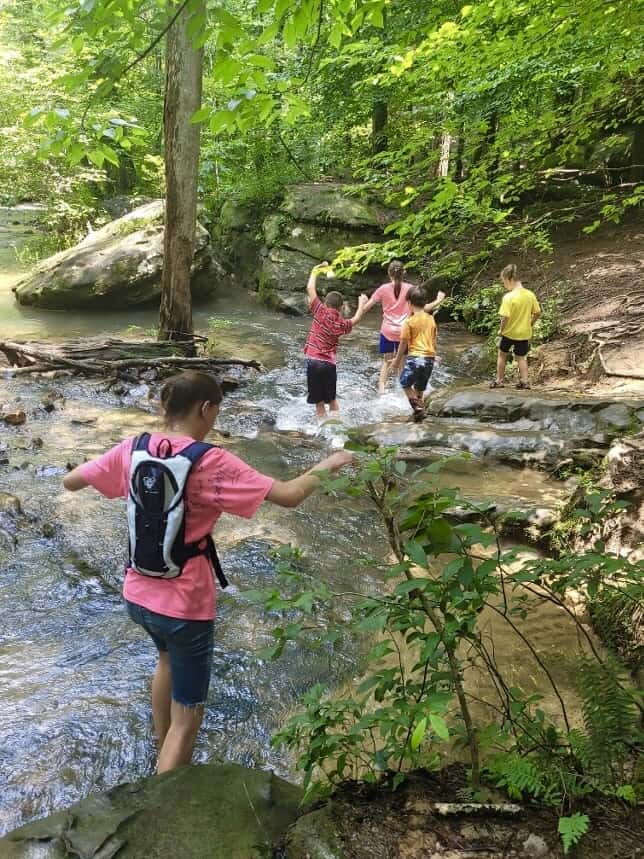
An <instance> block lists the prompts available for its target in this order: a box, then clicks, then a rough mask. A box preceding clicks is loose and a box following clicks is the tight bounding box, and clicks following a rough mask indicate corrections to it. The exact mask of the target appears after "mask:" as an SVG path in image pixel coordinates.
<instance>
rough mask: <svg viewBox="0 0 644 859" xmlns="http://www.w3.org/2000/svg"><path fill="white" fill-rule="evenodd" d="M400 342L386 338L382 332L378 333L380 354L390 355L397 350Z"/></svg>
mask: <svg viewBox="0 0 644 859" xmlns="http://www.w3.org/2000/svg"><path fill="white" fill-rule="evenodd" d="M399 346H400V342H399V341H398V340H388V339H387V338H386V337H385V335H384V334H381V335H380V354H381V355H392V354H395V353H396V352H397V351H398V347H399Z"/></svg>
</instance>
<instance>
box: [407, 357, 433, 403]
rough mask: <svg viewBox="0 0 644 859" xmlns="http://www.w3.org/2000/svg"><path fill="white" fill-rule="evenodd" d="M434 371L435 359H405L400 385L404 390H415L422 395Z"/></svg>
mask: <svg viewBox="0 0 644 859" xmlns="http://www.w3.org/2000/svg"><path fill="white" fill-rule="evenodd" d="M433 369H434V359H433V358H416V357H413V356H412V357H410V358H405V366H404V367H403V371H402V373H401V374H400V384H401V385H402V386H403V388H413V389H414V390H415V391H417V392H418V393H419V394H422V393H423V391H424V390H425V388H426V387H427V384H428V383H429V378H430V376H431V375H432V370H433Z"/></svg>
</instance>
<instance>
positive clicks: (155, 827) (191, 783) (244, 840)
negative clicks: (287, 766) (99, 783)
mask: <svg viewBox="0 0 644 859" xmlns="http://www.w3.org/2000/svg"><path fill="white" fill-rule="evenodd" d="M301 795H302V791H301V790H300V788H298V787H295V786H294V785H292V784H289V783H288V782H286V781H283V780H282V779H280V778H277V777H276V776H274V775H273V774H272V773H270V772H264V771H262V770H250V769H246V768H245V767H241V766H238V765H237V764H223V765H219V766H216V765H208V766H198V767H182V768H181V769H178V770H172V771H171V772H168V773H165V774H164V775H162V776H155V777H152V778H147V779H143V780H142V781H139V782H137V783H136V784H124V785H120V786H119V787H116V788H113V789H112V790H109V791H107V792H106V793H100V794H94V795H92V796H89V797H88V798H87V799H84V800H81V802H77V803H76V804H75V805H72V806H71V808H69V809H68V810H66V811H60V812H58V813H57V814H53V815H51V816H50V817H45V818H43V819H42V820H37V821H35V822H33V823H28V824H27V825H26V826H22V827H21V828H20V829H16V830H14V831H13V832H11V833H9V834H8V835H7V836H6V837H5V838H0V859H29V857H35V856H38V859H63V857H70V856H82V857H84V859H111V857H113V856H115V855H116V854H117V853H118V856H119V859H141V857H146V859H170V857H174V856H181V857H182V859H204V857H208V859H261V857H265V856H269V855H271V853H272V846H273V844H274V843H275V842H277V841H279V840H280V839H281V838H282V837H283V836H284V834H285V832H286V830H287V828H288V826H290V825H291V823H293V821H294V820H295V818H296V816H297V811H298V804H299V800H300V797H301Z"/></svg>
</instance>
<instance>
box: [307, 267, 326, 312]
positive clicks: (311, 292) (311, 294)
mask: <svg viewBox="0 0 644 859" xmlns="http://www.w3.org/2000/svg"><path fill="white" fill-rule="evenodd" d="M328 267H329V263H328V262H326V261H325V262H321V263H320V264H319V265H314V266H313V268H312V269H311V273H310V275H309V279H308V282H307V284H306V295H307V297H308V299H309V307H310V306H311V305H312V304H313V302H314V301H315V299H316V298H317V297H318V291H317V289H316V282H317V277H318V274H320V272H321V271H323V270H324V269H325V268H328Z"/></svg>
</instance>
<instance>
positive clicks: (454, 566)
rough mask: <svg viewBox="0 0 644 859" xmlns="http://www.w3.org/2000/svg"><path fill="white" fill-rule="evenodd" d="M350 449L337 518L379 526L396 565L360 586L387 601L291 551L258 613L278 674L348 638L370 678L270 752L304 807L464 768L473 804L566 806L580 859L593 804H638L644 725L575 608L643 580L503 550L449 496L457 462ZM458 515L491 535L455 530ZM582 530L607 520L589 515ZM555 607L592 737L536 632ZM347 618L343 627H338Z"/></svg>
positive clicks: (616, 561)
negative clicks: (359, 516) (335, 584)
mask: <svg viewBox="0 0 644 859" xmlns="http://www.w3.org/2000/svg"><path fill="white" fill-rule="evenodd" d="M350 444H351V446H352V447H353V448H354V449H355V450H356V457H357V465H356V468H355V472H354V473H353V474H351V475H350V476H342V477H339V478H335V479H329V480H328V481H327V484H326V488H327V490H328V492H330V493H331V494H332V495H333V496H335V497H336V498H337V499H338V503H342V501H343V500H345V501H347V500H349V499H358V500H359V501H360V503H365V502H366V503H368V504H369V505H371V507H372V508H373V509H374V512H375V513H376V514H377V517H378V519H379V521H380V523H381V525H382V527H383V528H384V531H385V533H386V536H387V540H388V544H389V550H390V553H389V554H388V555H387V556H385V557H371V556H367V555H360V556H357V557H356V559H355V561H354V568H353V570H352V573H353V578H354V579H355V580H356V581H357V582H359V581H361V580H362V581H371V582H373V581H380V582H382V585H381V586H377V587H375V586H374V587H373V588H372V589H370V590H368V592H363V590H362V589H361V588H360V587H358V586H357V587H356V589H355V590H353V591H342V592H337V591H334V590H333V589H332V588H331V587H330V586H329V585H328V584H327V583H326V582H325V581H323V580H322V579H321V578H319V577H318V576H316V575H315V571H312V570H311V569H310V568H309V567H308V562H307V560H306V558H304V557H303V556H302V553H301V552H300V551H298V550H292V549H291V548H290V547H285V548H283V549H281V550H280V551H279V552H277V554H276V562H277V580H276V583H275V584H274V585H273V586H272V587H270V588H268V589H265V590H263V591H256V592H254V598H256V599H258V600H260V601H261V602H262V603H263V605H264V607H265V608H266V609H268V610H269V611H270V612H273V613H274V615H275V617H276V619H277V618H279V620H277V621H276V626H275V628H274V629H273V633H272V634H273V637H274V639H275V641H274V644H273V646H272V647H271V648H270V649H269V650H268V651H267V655H269V656H270V657H271V658H277V657H279V655H280V654H281V653H282V652H283V651H284V649H285V648H287V647H293V646H296V647H298V648H301V647H305V646H309V647H317V648H320V647H322V648H329V649H333V648H334V647H337V645H338V642H340V641H342V640H344V639H345V637H346V635H347V634H351V635H353V636H357V637H358V638H359V639H360V640H362V641H363V642H364V644H365V651H366V652H365V654H364V658H363V660H362V664H361V666H360V667H361V671H360V675H361V676H360V679H359V681H358V682H356V683H355V684H353V685H352V686H351V687H350V688H349V689H348V690H347V691H345V692H344V694H342V695H335V694H333V693H332V692H331V691H330V690H328V689H325V688H324V687H323V686H321V685H317V686H315V687H314V688H313V689H311V690H310V691H309V692H308V693H307V695H306V696H305V697H304V702H303V703H304V709H303V710H302V711H301V712H299V713H297V714H296V715H294V716H293V717H292V718H291V719H289V721H288V722H287V723H286V724H285V726H284V727H283V728H282V730H281V731H280V732H279V733H278V734H277V736H276V737H274V740H273V742H274V743H275V744H278V745H280V744H281V745H285V746H286V747H288V748H289V749H291V750H294V751H297V753H298V754H299V757H298V761H297V766H298V768H299V769H300V770H301V771H302V772H303V775H304V786H305V800H310V799H312V798H314V797H316V796H319V795H322V794H325V793H327V792H328V791H329V790H331V789H332V787H333V785H334V784H336V783H338V782H340V781H342V780H344V779H346V778H354V779H360V780H362V781H365V782H375V781H379V780H386V781H389V782H390V783H391V785H392V786H393V787H394V788H396V787H397V786H398V785H399V784H400V783H401V781H403V780H404V778H405V773H406V772H408V771H409V770H410V769H413V768H414V767H418V766H424V767H429V768H436V767H438V766H440V764H441V762H442V761H443V759H444V758H445V756H446V755H450V756H453V755H454V754H455V753H458V754H459V755H465V756H466V759H467V761H468V773H469V783H470V790H471V793H472V795H473V796H475V797H476V796H481V795H482V794H483V793H484V791H485V787H486V785H494V786H496V787H500V788H503V789H504V790H505V791H506V792H507V794H508V795H509V796H510V797H512V798H514V799H528V798H533V799H535V800H538V801H539V802H542V803H545V804H547V805H553V806H556V807H557V808H558V809H559V814H560V818H561V822H560V833H561V836H562V838H563V841H564V846H565V847H566V849H567V848H568V847H569V846H570V845H571V844H573V843H575V841H576V840H578V838H579V837H581V834H582V831H585V829H584V826H585V825H587V820H586V821H585V820H584V815H576V814H573V815H572V816H568V813H569V812H573V811H574V809H575V804H576V803H577V802H578V801H579V800H580V799H582V798H583V797H585V796H587V795H589V794H591V793H596V792H599V793H602V794H606V795H610V796H619V797H621V798H622V799H624V800H625V801H627V802H630V801H634V798H635V793H634V789H633V787H632V785H631V781H630V762H631V761H632V758H633V754H634V750H635V748H636V746H637V744H638V743H639V741H640V739H641V736H640V733H639V728H638V716H639V713H640V712H641V711H642V703H641V701H640V699H639V698H638V697H637V694H636V693H635V692H634V690H633V689H632V688H631V685H630V684H629V682H628V680H627V678H626V677H625V676H624V675H623V673H622V671H621V670H620V669H619V668H618V666H617V665H616V664H615V662H614V661H613V660H611V659H609V658H607V657H606V656H604V655H603V654H602V653H600V652H599V650H598V649H597V646H596V645H595V643H594V640H593V638H592V637H591V636H590V635H589V633H588V631H587V630H586V627H585V626H584V625H583V624H582V623H581V622H580V621H579V619H578V618H577V617H576V615H575V614H574V612H572V610H571V609H570V608H569V607H568V604H567V594H568V592H569V591H570V590H571V589H574V590H582V591H583V590H587V591H588V592H591V593H592V592H595V593H596V592H597V591H598V590H601V589H604V588H615V587H618V586H619V587H621V588H622V589H624V590H625V591H627V592H629V593H630V594H631V596H632V597H633V598H638V599H641V598H642V583H641V572H642V567H641V565H640V566H637V565H633V564H630V563H629V562H628V561H626V560H624V559H622V558H616V557H611V556H609V555H607V554H605V553H604V548H603V546H596V547H593V548H591V549H590V550H589V551H586V552H584V553H581V554H573V553H572V552H567V551H566V550H565V549H564V550H562V552H561V554H560V555H559V557H558V558H557V559H556V560H553V559H550V558H539V557H531V558H528V559H526V557H525V553H521V551H520V550H519V549H517V548H511V549H505V548H504V547H503V546H502V544H501V541H500V539H499V534H498V533H497V531H496V526H495V525H494V523H493V522H491V521H489V520H488V519H487V515H488V514H487V512H486V509H487V508H485V507H483V506H478V505H476V504H473V503H471V502H468V501H466V500H465V499H462V498H461V497H460V496H459V493H458V491H457V490H456V489H452V488H446V487H445V479H444V478H443V479H439V476H440V472H441V471H442V470H443V468H444V466H445V461H441V462H436V463H433V464H431V465H429V466H427V467H425V468H422V469H420V470H414V471H412V470H411V469H410V468H408V466H407V464H406V463H405V462H403V461H401V460H400V459H399V458H398V454H397V450H396V449H395V448H384V449H380V450H376V449H375V448H373V447H370V446H364V445H360V444H358V443H357V442H356V443H350ZM457 507H458V508H459V509H460V510H461V511H463V509H465V510H466V511H467V512H468V518H471V517H477V518H478V519H479V520H480V522H481V524H475V523H472V522H462V521H460V522H459V521H456V517H455V516H454V515H453V512H454V510H455V508H457ZM605 511H606V506H605V505H604V507H602V508H601V511H600V512H602V513H605ZM578 515H579V517H580V519H582V518H583V517H586V518H587V519H588V520H591V519H592V517H593V515H594V514H593V511H592V510H589V509H587V508H585V509H584V510H580V511H579V514H578ZM361 573H362V574H363V575H361ZM366 574H369V575H366ZM544 603H551V604H554V605H556V606H557V607H558V608H559V610H560V612H561V618H562V621H563V620H566V621H568V622H570V623H571V624H573V625H574V627H575V628H576V632H577V636H578V639H579V641H580V648H579V654H578V656H577V659H578V670H577V676H578V678H579V683H578V693H579V696H580V699H581V703H582V713H583V724H582V723H579V724H576V723H575V722H574V720H573V719H572V717H571V711H572V710H573V709H574V708H577V706H578V704H577V702H576V701H573V700H571V699H570V696H565V695H564V692H563V691H562V690H561V689H560V687H559V684H558V682H557V680H556V679H555V677H554V676H553V673H552V671H551V669H550V667H549V665H548V664H547V662H546V660H545V659H544V658H543V656H542V654H541V652H540V650H539V649H538V648H537V647H536V646H535V644H534V643H533V642H532V640H531V637H530V634H529V632H528V630H529V629H530V624H529V621H530V620H531V619H532V618H533V616H534V612H536V611H538V609H539V607H540V606H541V605H542V604H544ZM339 612H341V613H342V616H343V619H342V622H339V623H329V622H328V620H327V618H328V617H329V616H331V617H333V616H335V617H337V616H338V613H339ZM491 615H494V616H496V619H497V620H500V621H501V622H502V625H504V626H506V627H508V628H509V629H510V630H511V631H512V633H513V635H514V636H516V639H517V645H518V646H519V647H521V649H522V653H523V654H524V657H523V658H525V659H527V660H530V663H531V665H532V669H533V672H534V673H535V674H537V675H540V676H541V678H542V685H543V686H544V687H545V689H546V690H547V692H548V693H549V698H550V699H551V701H554V703H555V705H556V710H557V712H556V713H554V714H553V713H552V712H551V707H550V706H549V705H548V704H547V702H546V701H545V695H537V694H529V693H528V692H527V691H526V690H525V689H521V688H519V687H518V686H516V685H514V684H513V683H511V682H510V679H509V677H508V676H507V673H506V668H504V666H503V665H502V664H501V663H500V662H499V661H498V660H497V656H496V654H497V649H496V648H495V642H494V636H493V634H492V633H490V631H489V630H488V629H487V627H486V628H485V630H484V628H483V625H482V621H481V618H482V617H489V616H491ZM473 672H478V673H482V674H484V675H485V676H486V678H487V682H486V685H485V688H487V689H488V690H489V691H488V692H487V693H481V694H482V695H484V697H481V696H480V695H478V696H477V695H475V694H474V691H473V688H472V684H471V683H470V682H468V678H470V677H472V676H473Z"/></svg>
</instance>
